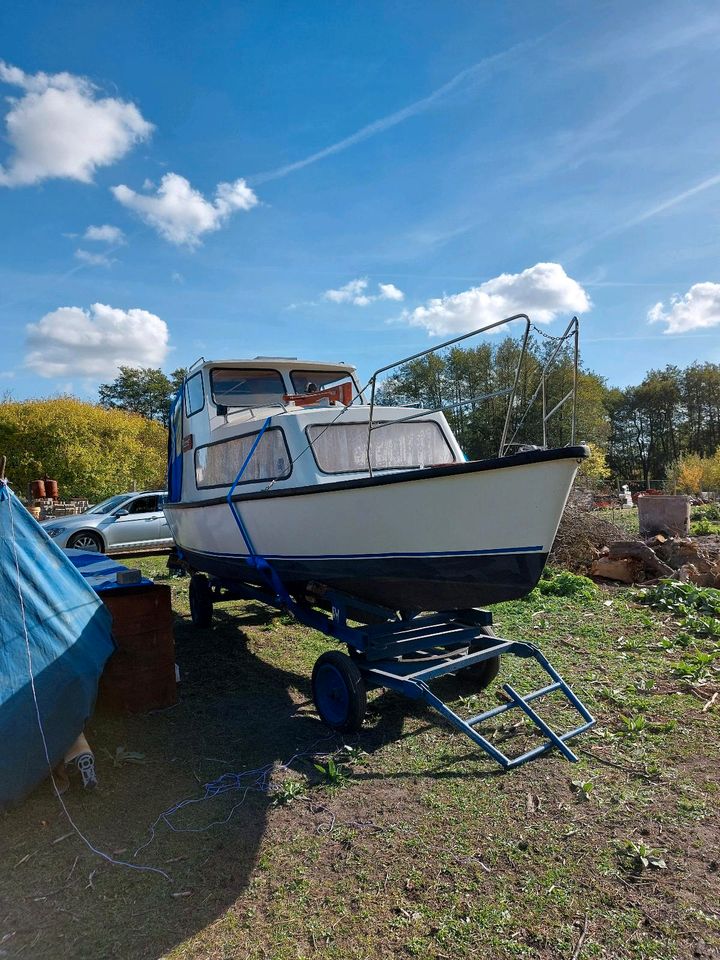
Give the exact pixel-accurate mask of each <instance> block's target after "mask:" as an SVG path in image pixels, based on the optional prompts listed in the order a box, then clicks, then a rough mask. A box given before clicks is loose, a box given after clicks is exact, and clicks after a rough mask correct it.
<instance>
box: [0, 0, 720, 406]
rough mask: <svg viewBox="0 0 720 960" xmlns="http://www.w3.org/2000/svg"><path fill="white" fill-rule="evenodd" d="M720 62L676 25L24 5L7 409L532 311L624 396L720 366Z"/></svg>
mask: <svg viewBox="0 0 720 960" xmlns="http://www.w3.org/2000/svg"><path fill="white" fill-rule="evenodd" d="M719 49H720V7H718V5H717V3H714V2H707V3H703V2H683V0H673V2H667V3H663V2H648V3H643V2H636V3H633V4H628V3H626V2H617V3H616V2H594V3H585V4H580V3H570V2H546V3H542V4H540V3H537V2H535V0H515V2H512V3H510V2H503V3H501V2H492V0H484V2H478V0H475V2H442V3H441V2H430V0H428V2H425V3H422V4H417V3H409V2H404V3H400V2H396V3H393V2H384V3H376V2H372V0H364V2H357V3H353V2H345V3H337V2H333V3H331V2H321V0H318V2H313V3H290V2H284V3H280V2H276V3H273V2H269V0H265V2H255V3H238V2H234V3H222V2H217V3H213V4H197V3H194V2H180V0H176V2H173V3H165V2H159V0H155V2H154V3H152V4H147V3H140V2H124V3H122V4H121V3H115V2H107V3H103V4H97V3H92V4H90V3H82V2H75V3H72V4H62V5H61V4H55V3H38V2H32V0H30V2H25V3H24V4H22V5H21V6H17V5H12V6H11V5H8V4H5V5H4V6H3V7H2V8H1V9H0V60H2V61H3V64H4V65H3V66H2V67H1V68H0V81H2V82H0V95H2V97H3V100H2V101H1V102H0V137H1V139H0V224H1V225H2V229H0V332H2V335H3V336H2V343H3V348H2V352H1V353H0V391H4V390H11V391H12V392H13V393H14V395H15V396H18V397H24V396H32V395H35V396H37V395H49V394H52V393H54V392H57V391H60V390H65V389H72V390H74V391H75V392H77V393H79V394H81V395H87V396H92V395H93V393H94V391H95V389H96V385H97V383H98V382H100V381H103V380H107V379H109V378H111V377H112V373H113V369H114V365H115V364H116V363H117V362H123V361H124V362H130V363H137V364H143V365H153V366H158V365H161V366H163V368H165V369H166V370H171V369H173V368H174V367H176V366H180V365H187V364H189V363H190V362H192V361H193V360H194V359H195V358H196V357H197V356H198V355H200V354H203V355H205V356H206V357H208V358H210V357H221V356H223V357H243V356H255V355H256V354H281V355H294V356H301V357H311V358H316V359H324V360H332V359H338V360H346V361H353V362H355V363H357V364H358V366H359V367H360V369H361V372H362V373H363V374H367V373H370V372H371V371H372V369H374V368H375V367H377V366H381V365H383V364H384V363H386V362H389V361H390V360H393V359H396V358H398V357H401V356H403V355H406V354H409V353H410V352H412V351H414V350H419V349H422V348H423V347H425V346H426V345H429V344H430V343H432V342H433V340H434V339H442V338H444V337H445V336H449V335H452V334H453V333H455V332H461V331H464V330H466V329H469V328H472V327H473V326H478V325H480V324H482V323H484V322H487V321H488V320H491V319H493V318H495V317H496V316H501V315H503V313H504V312H505V311H507V312H515V310H516V309H527V310H528V311H529V312H531V314H532V315H533V317H534V318H535V319H536V320H537V321H538V322H539V323H542V324H543V325H544V328H545V329H547V330H548V331H549V332H557V331H558V330H559V329H561V328H562V326H563V325H564V323H565V322H566V321H567V319H569V317H570V316H572V313H573V312H578V311H582V321H583V323H582V347H583V357H584V360H585V362H586V363H587V364H588V365H589V366H590V367H591V368H592V369H595V370H596V371H597V372H599V373H601V374H602V375H603V376H605V377H606V378H607V379H608V381H609V382H610V383H612V384H618V385H624V384H627V383H631V382H637V381H638V380H639V379H640V378H641V377H642V376H643V374H644V373H645V371H646V370H647V369H649V368H652V367H660V366H664V365H665V364H667V363H677V364H682V365H684V364H687V363H690V362H692V361H694V360H713V361H716V362H717V361H720V267H719V260H718V252H719V247H720V235H719V233H718V224H719V222H720V220H719V218H718V212H719V211H720V156H719V151H718V147H719V146H720V125H719V124H718V111H719V109H720V97H719V96H718V94H719V92H720V91H719V90H718V86H719V79H720V71H719V70H718V52H719ZM108 228H111V229H108Z"/></svg>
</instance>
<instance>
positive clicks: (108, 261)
mask: <svg viewBox="0 0 720 960" xmlns="http://www.w3.org/2000/svg"><path fill="white" fill-rule="evenodd" d="M75 259H76V260H79V261H80V262H81V263H87V264H88V266H91V267H109V266H111V265H112V264H113V263H115V261H114V260H113V259H112V258H111V257H108V256H107V255H106V254H104V253H91V252H90V250H82V249H80V250H76V251H75Z"/></svg>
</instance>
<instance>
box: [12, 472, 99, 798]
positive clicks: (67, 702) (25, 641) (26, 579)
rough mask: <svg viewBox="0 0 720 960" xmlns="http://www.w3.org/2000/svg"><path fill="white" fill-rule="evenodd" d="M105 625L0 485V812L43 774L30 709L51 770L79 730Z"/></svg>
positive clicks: (65, 564)
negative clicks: (40, 724) (48, 758)
mask: <svg viewBox="0 0 720 960" xmlns="http://www.w3.org/2000/svg"><path fill="white" fill-rule="evenodd" d="M110 629H111V618H110V614H109V612H108V610H107V609H106V608H105V607H104V605H103V603H102V601H101V600H100V599H99V597H98V596H97V594H96V593H95V592H94V590H93V589H92V587H90V586H89V585H88V584H87V583H86V582H85V580H84V579H83V576H82V574H80V573H79V572H78V571H77V570H76V569H75V567H74V566H73V564H72V563H71V562H70V561H69V560H68V558H67V557H66V556H65V555H64V554H63V552H62V550H60V549H59V548H58V546H57V545H56V544H55V543H53V541H52V540H51V539H50V538H49V537H48V535H47V534H46V533H45V532H44V530H43V529H42V527H40V525H39V524H38V523H37V522H36V520H35V519H34V518H33V517H31V516H30V514H29V513H28V512H27V510H26V509H25V508H24V507H23V506H22V504H21V503H20V501H19V500H18V499H17V497H16V496H15V495H14V494H13V493H12V491H11V490H10V489H9V487H8V486H7V484H6V483H5V482H4V481H0V808H2V807H4V806H8V805H10V804H13V803H16V802H17V801H19V800H21V799H22V798H23V797H24V796H26V795H27V794H28V793H29V792H30V791H31V790H32V789H33V787H35V786H36V785H37V784H38V783H40V781H41V780H43V779H44V778H45V777H46V776H47V775H48V768H47V758H46V755H45V747H44V745H43V740H42V737H41V733H40V727H39V724H38V712H39V715H40V719H41V722H42V727H43V730H44V733H45V740H46V742H47V749H48V754H49V757H50V762H51V764H52V765H53V766H54V765H55V764H56V763H59V762H60V761H61V760H62V759H63V757H64V755H65V752H66V750H67V749H68V748H69V747H70V746H71V745H72V743H73V742H74V740H75V738H76V737H77V736H78V734H80V733H81V732H82V730H83V727H84V725H85V723H86V721H87V720H88V718H89V717H90V715H91V713H92V710H93V707H94V704H95V696H96V693H97V684H98V679H99V677H100V674H101V673H102V669H103V667H104V665H105V661H106V660H107V658H108V657H109V656H110V654H111V653H112V651H113V649H114V646H113V641H112V637H111V634H110ZM31 676H32V678H33V681H34V686H35V696H36V697H37V708H36V702H35V696H34V695H33V685H32V683H31Z"/></svg>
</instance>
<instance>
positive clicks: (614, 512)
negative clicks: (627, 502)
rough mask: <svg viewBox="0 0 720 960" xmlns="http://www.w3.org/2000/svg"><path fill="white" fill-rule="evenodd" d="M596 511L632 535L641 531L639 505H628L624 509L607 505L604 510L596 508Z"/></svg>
mask: <svg viewBox="0 0 720 960" xmlns="http://www.w3.org/2000/svg"><path fill="white" fill-rule="evenodd" d="M594 513H595V514H597V516H598V517H601V518H602V519H603V520H609V522H610V523H614V524H615V526H616V527H620V529H621V530H624V531H625V532H626V533H627V534H629V535H630V536H631V537H636V536H637V535H638V533H639V531H640V522H639V520H638V508H637V507H626V508H625V509H624V510H621V509H620V508H619V507H605V508H603V509H602V510H595V511H594Z"/></svg>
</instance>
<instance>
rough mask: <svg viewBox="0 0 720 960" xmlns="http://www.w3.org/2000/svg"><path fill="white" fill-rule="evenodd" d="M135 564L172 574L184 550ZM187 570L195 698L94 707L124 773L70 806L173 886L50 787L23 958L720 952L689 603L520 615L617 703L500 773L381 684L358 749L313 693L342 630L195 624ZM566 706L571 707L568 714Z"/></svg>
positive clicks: (519, 675)
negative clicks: (103, 711) (227, 788)
mask: <svg viewBox="0 0 720 960" xmlns="http://www.w3.org/2000/svg"><path fill="white" fill-rule="evenodd" d="M135 562H136V563H137V565H138V566H141V567H142V568H143V569H144V570H145V572H146V573H148V574H149V575H151V576H154V577H157V578H158V579H161V578H163V577H164V576H165V571H164V558H159V557H146V558H138V559H137V560H136V561H135ZM168 582H171V584H172V589H173V598H174V601H173V602H174V607H175V611H176V615H177V623H176V642H177V659H178V663H179V665H180V670H181V676H182V683H181V687H180V702H179V704H178V705H177V706H176V707H174V708H172V709H170V710H167V711H163V712H160V713H155V714H151V715H147V716H142V717H130V718H113V717H106V716H98V717H96V718H95V719H94V720H93V722H92V723H91V725H90V729H89V731H88V736H89V739H90V741H91V743H92V745H93V747H94V748H95V750H96V753H97V755H98V767H99V775H100V777H101V781H102V783H101V790H100V791H99V792H98V793H97V794H96V795H95V796H87V797H86V796H83V795H81V794H80V793H78V792H77V789H75V790H73V791H71V792H70V793H68V794H67V803H68V807H69V809H70V811H71V813H72V815H73V817H74V818H75V819H76V821H77V823H78V825H79V826H80V827H81V828H82V829H83V830H84V831H85V832H86V833H87V834H88V836H89V837H90V838H91V839H92V841H93V843H94V844H96V845H97V846H99V847H101V848H102V849H103V850H106V851H108V852H110V853H112V854H113V855H115V856H116V857H118V858H123V859H131V860H133V862H136V863H143V864H148V865H152V866H156V867H159V868H162V869H163V870H165V871H166V872H167V873H168V874H169V875H170V877H171V880H170V881H167V880H165V879H163V878H162V877H160V876H158V875H156V874H142V873H137V872H134V871H131V870H128V869H127V868H122V867H116V866H112V865H109V864H106V863H104V862H103V861H102V860H100V859H99V858H97V857H95V856H94V855H92V854H91V853H90V852H89V851H88V850H87V849H86V848H84V847H83V845H82V843H81V842H80V841H79V840H78V839H77V838H76V837H75V836H73V835H69V836H68V835H67V834H69V833H70V827H69V826H68V824H67V822H66V821H65V820H64V818H63V815H62V813H61V812H60V810H59V808H58V803H57V800H55V799H54V798H53V796H52V795H51V794H50V791H49V789H48V787H47V786H46V785H45V786H43V787H41V788H39V789H38V790H37V791H36V792H35V793H34V794H33V796H32V797H31V798H29V799H28V801H27V802H26V803H24V804H23V805H22V807H20V808H18V809H17V810H14V811H11V812H10V813H9V814H6V815H5V816H4V817H3V819H2V829H1V830H0V863H2V866H1V867H0V902H1V903H2V908H1V909H0V956H9V957H15V956H18V957H27V958H33V960H35V958H50V957H53V958H71V957H72V958H84V957H87V958H98V957H100V958H105V957H118V958H124V960H127V958H159V957H167V958H170V960H210V958H212V960H216V958H218V960H219V958H228V960H229V958H233V960H235V958H255V957H257V958H261V957H266V958H273V960H286V958H287V960H291V958H292V960H297V958H309V957H321V958H323V960H335V958H337V960H346V958H358V960H359V958H384V957H387V958H391V957H420V958H453V960H457V958H468V960H469V958H473V960H484V958H488V960H489V958H492V960H504V958H513V957H530V958H547V960H550V958H558V957H567V958H568V960H570V958H573V957H575V958H576V960H577V958H579V957H582V958H583V960H589V958H593V957H595V958H599V957H603V958H613V960H615V958H628V960H630V958H633V960H641V958H643V960H650V958H652V960H676V958H684V957H688V958H689V957H706V958H710V957H715V956H718V952H717V951H720V909H719V906H718V904H719V903H720V867H719V863H718V861H719V860H720V843H719V839H720V836H719V832H718V778H717V771H718V759H719V754H720V747H719V743H720V722H719V720H720V708H719V707H718V706H717V705H715V706H712V707H710V708H709V709H707V710H706V711H704V712H703V706H704V705H705V704H706V703H707V701H708V700H709V699H710V698H711V696H712V694H713V693H714V692H715V691H716V690H717V689H718V683H717V680H718V676H717V672H716V663H715V661H713V660H712V658H711V659H710V661H709V662H708V664H707V666H706V668H704V669H703V670H700V669H698V672H697V673H696V674H688V671H687V670H686V671H685V675H686V677H687V679H685V680H684V679H683V678H682V676H681V674H682V673H683V670H682V668H681V667H680V666H679V665H682V664H687V663H688V662H693V663H694V662H696V661H694V660H693V659H692V658H693V657H697V656H698V655H700V654H702V655H705V654H707V653H713V652H716V651H717V641H716V640H715V639H713V638H708V637H706V638H704V639H700V640H694V639H691V640H688V639H686V637H687V632H686V631H685V630H681V629H680V628H679V627H678V626H677V624H676V622H675V621H674V619H673V617H674V616H676V615H677V614H675V613H673V612H672V611H671V610H668V611H666V612H656V611H653V610H652V609H650V608H648V607H646V606H641V605H639V604H637V603H635V602H634V601H633V600H632V599H631V598H630V594H629V593H628V592H623V591H618V590H615V589H609V588H608V589H605V588H603V589H598V590H597V591H595V592H594V593H593V594H592V595H591V596H590V597H589V598H588V597H576V596H569V597H566V596H552V595H542V594H540V593H538V592H535V593H534V594H533V596H532V597H531V599H530V600H529V601H521V602H515V603H508V604H504V605H501V606H498V607H497V608H496V609H495V611H494V613H495V622H496V630H497V632H498V633H500V634H501V635H503V636H508V637H515V638H522V639H526V640H532V641H534V642H536V643H538V644H539V645H540V646H541V647H542V649H543V650H544V651H545V653H546V654H547V655H548V656H549V657H550V659H551V660H552V661H553V663H554V664H555V665H556V667H558V669H559V670H560V672H561V673H563V675H564V676H565V677H566V679H567V680H568V681H570V682H571V684H572V685H573V687H574V688H575V690H576V691H577V692H578V693H579V694H580V695H581V696H582V697H583V698H584V699H585V701H586V703H587V704H588V706H589V707H590V708H591V709H592V710H593V712H594V713H595V714H596V716H597V718H598V725H597V727H596V728H595V729H594V730H593V731H591V732H590V733H588V734H586V735H585V736H584V737H583V738H582V739H580V740H577V741H575V743H576V746H577V748H578V749H579V750H580V751H581V753H580V757H581V760H580V763H578V764H576V765H572V764H570V763H568V762H567V761H565V760H564V759H562V758H561V757H559V756H557V755H554V754H553V755H549V756H547V757H545V758H543V759H540V760H538V761H536V762H534V763H531V764H528V765H526V766H524V767H522V768H520V769H518V770H516V771H514V772H512V773H510V774H502V773H499V772H498V769H497V768H496V766H495V765H494V764H493V763H492V762H491V761H490V760H489V759H488V758H487V757H485V756H484V755H483V754H481V753H479V752H478V751H477V750H476V749H474V748H473V746H472V744H471V743H470V741H468V740H466V739H464V738H463V737H462V736H460V735H459V734H457V733H455V732H453V731H452V730H451V729H450V728H449V727H447V726H446V725H445V724H444V723H443V722H442V721H441V720H440V719H439V718H438V717H437V716H436V715H435V714H433V713H431V712H430V711H428V710H426V709H425V708H424V707H419V706H417V705H416V704H412V703H410V702H409V701H407V700H404V699H402V698H400V697H398V696H396V695H393V694H391V693H383V692H377V693H373V694H371V695H370V708H369V713H368V718H367V723H366V726H365V728H364V729H363V731H362V733H361V734H360V735H358V736H356V737H353V738H350V739H349V741H348V743H347V744H346V745H345V744H343V741H342V739H341V738H338V737H335V736H332V735H330V733H329V731H328V730H327V729H326V728H325V727H324V726H323V725H322V724H321V723H320V722H319V721H318V719H317V717H316V715H315V712H314V708H313V705H312V702H311V700H310V692H309V677H310V672H311V670H312V665H313V662H314V660H315V659H316V657H317V656H318V655H319V653H321V652H322V651H323V650H325V649H328V648H329V646H330V645H329V643H328V641H327V639H326V638H325V637H322V636H320V635H318V634H316V633H313V632H312V631H309V630H307V629H305V628H304V627H301V626H299V625H298V624H296V623H294V622H293V621H292V619H291V618H290V617H288V616H284V615H279V614H277V613H275V612H272V611H269V610H267V609H266V608H263V607H261V606H260V605H257V604H242V603H232V604H228V605H226V606H225V607H222V608H219V609H218V611H217V612H216V626H215V628H214V629H213V630H211V631H194V630H193V629H192V627H191V626H190V625H189V622H188V604H187V580H172V581H168ZM697 662H698V663H703V662H704V661H703V660H702V656H701V657H700V660H698V661H697ZM508 679H509V680H511V682H512V683H513V684H514V685H517V686H518V687H519V688H520V689H523V688H525V689H527V687H528V684H529V683H531V682H533V681H535V682H536V681H537V679H538V678H537V677H534V676H533V677H530V676H528V674H527V668H526V665H525V664H523V663H522V662H520V661H518V662H515V663H513V662H511V658H508V662H507V663H506V664H505V665H504V667H503V670H502V671H501V675H500V677H499V679H498V681H496V683H495V684H494V685H493V686H492V687H491V688H490V689H489V690H488V691H487V692H486V693H484V694H482V695H480V696H478V695H477V694H476V692H475V691H473V690H472V688H471V687H470V688H468V685H467V684H463V683H460V682H459V680H456V679H454V678H447V679H446V680H444V681H442V687H439V689H442V692H443V694H444V695H445V696H446V697H448V698H454V700H455V702H456V703H458V702H459V701H458V698H459V697H462V698H463V702H462V703H460V706H461V707H462V709H464V710H465V711H467V712H468V713H470V712H475V713H477V712H480V710H481V709H482V708H483V707H482V705H483V704H494V703H497V702H499V700H498V690H499V684H500V682H501V681H504V680H508ZM543 710H545V711H546V712H547V710H550V714H551V715H552V716H553V717H554V718H555V719H556V720H560V713H561V707H560V706H559V705H557V704H549V705H548V706H547V707H546V708H543ZM568 719H569V718H568ZM492 736H493V737H494V738H496V739H497V741H498V742H501V743H502V745H503V749H506V750H507V751H508V752H512V751H513V750H517V749H519V747H520V745H521V744H523V743H527V742H532V741H531V740H528V737H529V734H528V731H527V728H526V727H525V725H524V724H522V723H521V724H519V725H518V719H517V718H515V717H513V716H512V714H509V715H506V719H504V720H503V721H502V722H501V723H498V724H496V726H495V729H494V730H493V732H492ZM344 746H347V747H349V748H350V749H343V747H344ZM119 747H121V748H123V749H124V751H126V752H128V751H129V752H131V753H133V752H134V753H139V754H141V755H142V756H141V757H140V758H135V759H136V760H137V759H139V760H140V761H141V762H129V760H128V759H124V758H126V757H127V754H126V753H123V752H122V751H121V752H120V753H119V754H118V752H117V750H118V748H119ZM297 754H301V755H302V757H301V759H299V760H297V761H296V762H294V763H293V764H292V765H291V767H290V768H289V769H280V768H279V766H280V764H281V763H282V762H284V761H288V760H290V759H291V758H292V757H293V756H294V755H297ZM329 756H332V757H334V759H335V761H336V767H335V768H332V767H330V766H329V763H328V758H329ZM316 763H317V765H318V766H321V767H323V768H324V772H323V771H320V770H318V769H316V767H315V764H316ZM269 764H274V765H275V771H274V773H273V776H272V785H273V792H271V793H267V792H263V791H261V790H259V789H251V790H249V791H248V792H247V793H244V792H242V791H240V792H234V793H230V794H226V795H224V796H220V797H217V798H216V799H211V800H208V801H206V802H204V803H196V804H191V805H190V806H187V807H185V808H184V809H183V810H181V811H179V812H178V813H176V814H175V815H174V816H173V817H171V818H169V819H168V822H166V821H163V820H160V821H159V822H158V824H157V827H156V831H155V835H154V839H153V840H152V842H151V843H150V844H149V845H148V846H147V847H146V848H145V849H144V850H143V851H142V852H141V853H140V854H138V856H137V858H135V859H133V854H134V851H135V850H136V848H137V847H138V846H139V845H140V844H142V843H144V842H145V841H146V840H148V839H149V838H150V834H149V832H148V829H149V827H150V824H152V823H153V822H154V821H156V819H157V818H158V817H159V815H160V814H161V813H162V812H163V811H165V810H167V809H168V808H170V807H171V806H173V805H174V804H176V803H177V802H178V801H180V800H182V799H185V798H192V799H197V798H200V797H201V796H202V795H203V784H205V783H207V782H209V781H213V780H216V779H217V778H219V777H220V776H221V775H223V774H229V773H240V772H243V771H248V770H252V769H256V768H261V767H264V766H266V765H269ZM255 781H256V782H257V778H255ZM331 781H333V782H331ZM213 822H215V823H216V825H215V826H211V827H209V828H207V827H208V825H209V824H211V823H213ZM170 825H172V826H173V827H175V828H176V830H179V828H184V830H185V831H186V832H174V831H173V830H172V829H171V828H170ZM205 828H207V829H205ZM193 831H195V832H193ZM3 938H5V939H3ZM578 944H579V945H580V952H577V948H578ZM3 951H5V953H4V954H3Z"/></svg>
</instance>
